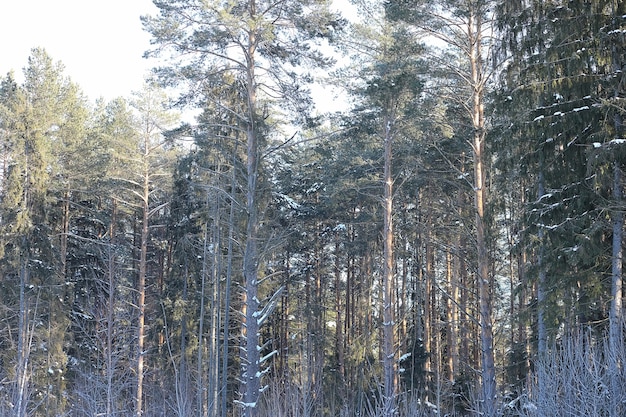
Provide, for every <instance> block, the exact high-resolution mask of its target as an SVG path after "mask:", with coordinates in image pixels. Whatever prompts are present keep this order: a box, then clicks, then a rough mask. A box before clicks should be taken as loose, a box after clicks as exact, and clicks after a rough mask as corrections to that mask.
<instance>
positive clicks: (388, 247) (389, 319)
mask: <svg viewBox="0 0 626 417" xmlns="http://www.w3.org/2000/svg"><path fill="white" fill-rule="evenodd" d="M390 126H391V121H390V120H387V121H386V123H385V129H386V130H385V143H384V174H383V175H384V178H383V180H384V195H383V212H384V214H383V217H384V220H383V242H384V243H383V258H384V260H383V276H382V280H383V282H382V290H383V296H382V301H383V308H382V310H383V352H382V353H383V373H384V388H385V391H384V392H385V398H384V405H383V406H384V409H383V416H386V417H388V416H392V415H393V414H394V413H395V396H396V387H395V376H396V357H395V356H396V355H395V338H394V317H393V312H394V306H393V278H394V273H393V272H394V271H393V177H392V171H391V158H392V139H393V138H392V133H391V130H390Z"/></svg>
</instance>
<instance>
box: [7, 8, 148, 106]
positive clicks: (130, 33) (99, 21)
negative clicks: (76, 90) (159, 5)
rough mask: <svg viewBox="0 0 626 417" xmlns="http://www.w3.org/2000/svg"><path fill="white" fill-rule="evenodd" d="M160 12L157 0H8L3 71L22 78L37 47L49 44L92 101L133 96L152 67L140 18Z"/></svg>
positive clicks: (53, 56)
mask: <svg viewBox="0 0 626 417" xmlns="http://www.w3.org/2000/svg"><path fill="white" fill-rule="evenodd" d="M155 12H156V8H155V7H154V5H153V4H152V1H151V0H54V1H51V0H20V1H2V2H0V39H2V42H0V57H1V58H0V74H2V75H5V74H6V73H7V72H8V71H10V70H13V71H14V72H15V75H16V76H17V78H18V80H21V78H22V74H21V73H22V68H23V67H25V66H26V65H27V60H28V56H29V55H30V50H31V48H34V47H43V48H45V49H46V51H47V52H48V53H49V54H50V55H51V56H52V58H53V59H54V60H56V61H61V62H63V64H64V65H65V67H66V71H65V73H66V74H68V75H69V76H70V77H71V78H72V80H73V81H74V82H76V83H77V84H79V85H80V87H81V88H82V89H83V91H84V92H85V93H86V94H87V95H88V96H89V97H90V98H91V99H96V98H98V97H100V96H103V97H104V98H106V99H112V98H114V97H117V96H128V95H129V94H130V92H131V91H133V90H137V89H139V88H140V86H141V85H142V82H143V79H144V76H145V75H146V74H147V72H148V71H149V68H150V66H151V64H150V61H149V60H146V59H144V58H142V55H143V52H144V51H145V50H146V49H148V48H149V39H150V37H149V35H148V34H147V33H146V32H144V31H143V29H142V25H141V22H140V20H139V17H140V16H141V15H144V14H153V13H155Z"/></svg>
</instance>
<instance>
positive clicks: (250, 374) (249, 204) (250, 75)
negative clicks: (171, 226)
mask: <svg viewBox="0 0 626 417" xmlns="http://www.w3.org/2000/svg"><path fill="white" fill-rule="evenodd" d="M249 8H250V10H249V13H250V16H252V17H254V16H256V4H255V1H254V0H252V1H250V3H249ZM248 36H249V38H248V47H247V51H246V52H247V54H246V60H247V62H246V63H247V79H246V88H247V94H248V120H247V123H248V127H247V132H246V134H247V138H246V139H247V144H246V156H247V161H246V175H247V190H246V211H247V214H248V222H247V226H246V237H245V238H246V242H245V249H244V255H243V275H244V279H245V284H244V289H245V290H244V291H245V298H244V303H243V308H244V311H243V317H244V322H243V333H244V338H245V348H244V352H245V357H244V358H243V359H244V363H243V366H244V369H243V375H242V381H244V384H245V391H244V399H243V404H242V405H243V412H244V413H243V414H244V417H257V415H258V408H257V405H258V400H259V394H260V393H259V390H260V389H261V381H260V380H261V373H260V363H259V362H260V354H259V349H258V347H259V325H258V322H257V311H258V310H259V299H258V292H259V283H258V267H259V266H258V262H259V260H258V257H259V255H258V247H257V244H258V241H257V240H258V232H259V218H258V201H257V179H258V175H259V172H258V170H259V166H258V164H259V160H258V158H259V149H258V148H259V143H258V137H257V127H256V117H257V111H256V93H257V85H256V78H255V66H256V62H255V54H256V46H257V35H256V33H255V31H254V30H250V31H249V32H248Z"/></svg>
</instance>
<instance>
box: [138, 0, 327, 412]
mask: <svg viewBox="0 0 626 417" xmlns="http://www.w3.org/2000/svg"><path fill="white" fill-rule="evenodd" d="M155 4H156V5H157V7H159V9H160V16H159V17H156V18H146V19H145V25H146V28H147V30H148V31H149V32H150V33H151V34H152V35H153V36H154V38H155V42H156V43H157V44H159V45H163V46H166V45H172V46H173V49H172V50H173V51H174V52H175V53H177V54H179V53H182V54H183V55H184V54H187V53H192V55H189V56H190V57H191V59H189V60H188V59H187V58H185V60H184V61H178V62H176V61H173V67H174V68H176V67H177V66H178V70H177V71H176V72H175V73H178V74H183V75H184V77H183V78H181V77H178V76H171V75H173V73H171V72H170V73H169V74H168V73H167V72H166V73H165V74H164V75H165V77H166V78H167V79H169V81H173V82H177V81H178V82H181V81H182V82H185V83H186V82H189V83H191V84H192V85H193V84H195V83H196V82H198V81H200V80H210V79H211V78H212V77H214V76H215V75H217V78H218V79H222V76H224V75H227V76H230V77H232V79H233V83H234V84H235V85H237V86H238V87H239V88H238V95H239V96H238V100H237V101H236V102H235V103H234V104H235V105H234V106H232V107H229V110H230V111H231V112H233V115H236V117H237V121H236V124H235V125H234V127H236V128H237V129H239V130H240V131H241V132H242V133H243V134H244V135H245V152H246V158H245V163H246V171H245V177H246V181H245V183H246V188H245V189H246V197H245V203H244V207H245V209H246V214H247V221H246V233H245V239H244V242H245V243H244V253H243V276H244V292H243V293H244V304H243V310H242V316H243V317H244V322H243V327H242V336H243V339H244V343H243V344H242V346H241V351H242V358H243V369H242V381H243V385H244V386H243V388H244V390H243V391H244V392H243V397H242V400H241V401H239V404H240V405H241V406H242V407H243V410H244V414H245V415H246V416H256V415H257V414H258V410H257V403H258V398H259V395H260V393H261V390H262V385H261V376H262V375H263V373H264V371H263V370H262V368H261V366H262V362H264V360H266V359H267V358H261V356H260V343H259V342H260V340H259V338H260V325H261V324H262V323H263V322H264V321H266V319H267V317H268V315H269V313H270V312H271V311H272V310H273V308H274V306H275V304H274V303H275V301H274V300H275V297H270V301H269V302H268V304H267V305H265V306H263V307H262V306H261V298H262V296H261V294H260V293H259V285H260V279H261V275H260V271H259V268H260V267H261V265H260V262H261V253H260V247H259V244H260V243H261V241H260V239H261V238H262V231H261V224H262V222H263V220H264V219H263V210H264V209H263V207H264V205H265V204H266V203H265V202H264V197H263V193H262V191H263V189H264V188H265V186H264V183H265V178H263V172H264V169H263V165H264V164H265V163H266V161H265V155H266V152H267V150H268V146H270V145H271V136H272V135H274V134H275V133H276V130H275V128H276V126H272V125H273V124H274V123H273V122H272V120H278V119H279V118H280V117H276V116H273V117H271V118H270V117H269V116H270V114H268V113H267V110H265V109H271V110H272V111H273V112H276V111H277V108H276V107H273V100H274V98H280V99H281V100H282V102H281V106H282V107H283V108H289V107H291V106H294V107H291V108H293V109H295V110H303V108H302V104H303V103H306V101H303V100H302V97H303V96H302V95H301V93H302V92H301V91H300V90H299V88H300V86H299V84H298V83H297V82H295V76H296V73H295V72H294V71H292V70H291V67H294V66H298V65H300V64H304V63H306V62H308V63H315V64H322V63H324V62H325V60H324V59H322V58H321V55H319V54H318V53H317V52H316V51H315V50H314V49H311V48H310V47H309V46H307V45H306V44H307V42H309V41H310V40H314V39H316V38H318V39H319V38H322V37H326V36H329V35H332V33H333V32H334V31H335V30H336V29H337V28H338V20H337V18H336V16H333V15H332V14H331V13H330V12H329V11H328V6H327V5H326V4H325V3H313V2H312V3H307V4H303V3H302V2H298V3H293V2H291V3H290V2H288V3H280V4H277V3H275V2H259V1H247V2H245V1H244V2H239V3H229V4H219V5H218V4H212V3H204V2H197V1H175V2H168V3H161V2H158V1H157V2H155ZM189 16H193V19H192V20H189V19H188V17H189ZM192 21H193V22H195V23H192V24H191V26H190V27H189V24H190V22H192ZM185 28H187V29H185ZM176 59H178V58H176ZM190 64H191V65H190ZM194 90H195V89H194ZM194 90H189V92H190V93H191V92H192V91H194ZM207 92H208V93H209V94H211V91H207ZM202 99H204V97H202ZM207 99H208V100H210V101H215V103H220V102H221V100H222V97H220V96H210V95H209V96H208V97H207ZM229 104H230V103H229ZM278 114H280V112H278Z"/></svg>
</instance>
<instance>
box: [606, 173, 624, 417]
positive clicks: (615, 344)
mask: <svg viewBox="0 0 626 417" xmlns="http://www.w3.org/2000/svg"><path fill="white" fill-rule="evenodd" d="M613 200H614V201H613V204H614V205H615V207H616V208H615V209H614V211H613V251H612V252H613V253H612V258H611V264H612V266H611V277H612V279H611V311H610V314H609V346H610V352H611V362H612V363H611V364H610V365H611V392H612V395H611V417H617V416H618V415H620V408H621V407H620V404H619V402H618V401H616V400H617V399H618V398H619V395H618V393H619V392H620V375H619V369H621V367H622V366H623V364H622V363H620V357H621V355H620V353H621V352H622V346H623V339H624V338H623V331H622V329H623V325H624V322H623V317H622V258H623V255H622V253H623V249H622V237H623V234H624V213H623V211H622V207H621V206H622V171H621V168H620V166H619V163H618V162H617V161H615V162H614V163H613Z"/></svg>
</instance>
